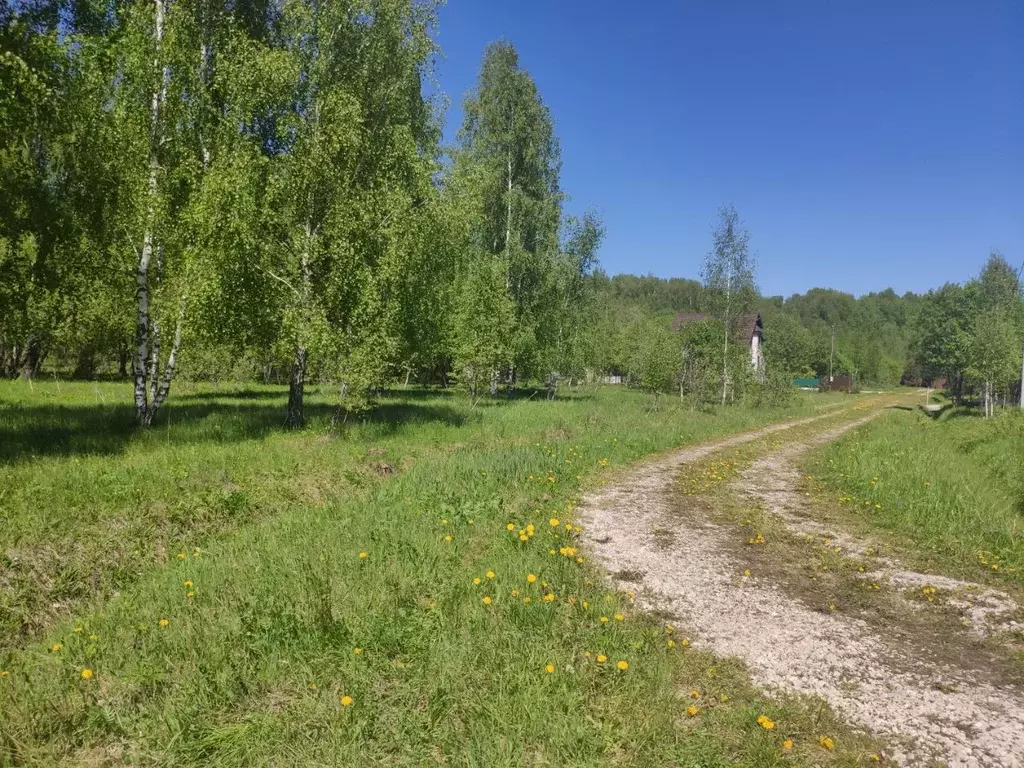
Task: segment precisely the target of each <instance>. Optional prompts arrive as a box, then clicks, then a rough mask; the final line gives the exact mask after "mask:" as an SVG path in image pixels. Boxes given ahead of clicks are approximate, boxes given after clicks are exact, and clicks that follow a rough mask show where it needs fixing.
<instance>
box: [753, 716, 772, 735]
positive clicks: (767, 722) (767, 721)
mask: <svg viewBox="0 0 1024 768" xmlns="http://www.w3.org/2000/svg"><path fill="white" fill-rule="evenodd" d="M757 724H758V725H760V726H761V727H762V728H764V729H765V730H766V731H770V730H771V729H772V728H774V727H775V721H774V720H772V719H771V718H770V717H768V716H767V715H758V717H757Z"/></svg>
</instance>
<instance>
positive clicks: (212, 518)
mask: <svg viewBox="0 0 1024 768" xmlns="http://www.w3.org/2000/svg"><path fill="white" fill-rule="evenodd" d="M128 394H129V393H128V390H127V388H126V387H124V386H121V385H93V384H60V385H58V384H46V385H40V384H36V385H35V387H34V388H33V389H31V390H30V389H29V387H28V386H27V385H25V384H23V383H17V382H15V383H2V384H0V408H2V410H0V461H2V462H3V465H2V467H0V508H2V515H3V526H2V528H0V551H2V552H3V557H4V560H3V563H2V571H0V600H2V604H0V609H2V613H0V630H2V635H0V649H3V650H0V670H2V671H3V673H4V674H3V676H2V677H0V711H2V717H0V762H4V763H13V764H32V765H40V764H57V763H61V764H66V763H87V764H123V763H132V764H145V765H151V764H157V765H163V764H167V765H169V764H174V765H182V764H186V765H194V764H203V765H209V764H216V765H242V764H246V765H271V764H277V765H280V764H295V765H307V764H330V765H369V764H388V765H423V764H438V763H448V764H458V765H479V766H500V765H517V766H518V765H523V764H528V763H538V764H550V765H597V764H607V763H617V764H623V765H643V766H646V765H688V766H690V765H692V766H698V765H699V766H715V765H733V764H736V763H741V764H746V765H793V764H795V765H810V764H820V763H821V762H822V761H835V762H836V764H856V762H857V761H858V759H859V758H860V757H863V755H861V754H859V752H858V750H861V748H862V742H859V741H857V740H856V739H853V738H851V739H850V740H849V741H848V742H844V740H843V737H840V736H839V734H842V733H846V732H845V731H844V730H843V729H842V727H841V725H840V724H838V723H836V722H835V721H834V720H833V719H832V718H831V716H830V715H829V713H828V712H827V710H824V709H822V708H821V707H820V706H818V705H816V704H814V703H808V702H799V701H796V702H789V703H787V704H785V705H780V704H772V703H769V702H766V701H765V700H764V699H763V698H762V697H761V695H760V694H758V693H757V692H756V691H755V690H754V689H753V688H752V687H751V686H750V684H749V681H748V678H747V676H746V673H745V671H744V670H743V669H742V667H741V666H740V665H738V664H736V663H734V662H730V661H723V660H716V659H714V658H712V657H710V656H709V655H707V654H704V653H701V652H697V651H694V650H692V649H687V648H684V647H683V644H682V643H677V644H676V646H675V647H674V648H670V647H669V646H668V642H667V639H668V638H669V636H670V635H669V633H667V632H666V629H665V627H664V626H663V625H661V624H658V623H657V622H655V621H654V620H652V619H649V618H646V617H644V616H643V615H640V614H638V613H634V612H633V611H632V610H631V602H630V598H629V596H628V595H626V594H623V593H612V592H609V591H608V587H607V586H606V584H605V582H604V580H603V577H602V575H601V573H600V572H599V571H598V570H597V569H596V568H594V567H593V566H592V565H591V564H590V563H589V562H582V563H581V562H578V558H579V557H581V554H582V553H572V552H571V549H565V550H564V553H565V554H559V550H562V548H566V547H568V548H576V547H577V544H576V541H575V532H574V531H569V530H567V529H566V526H565V523H566V522H571V521H574V516H573V511H574V505H575V503H576V500H577V498H578V496H579V493H580V492H581V489H584V488H586V487H588V486H591V485H593V484H596V483H598V482H602V481H603V479H607V478H609V477H611V476H613V473H614V472H615V468H616V467H617V466H622V465H625V464H627V463H628V462H631V461H633V460H635V459H637V458H639V457H641V456H644V455H646V454H649V453H652V452H656V451H660V450H665V449H668V448H671V447H674V446H677V445H680V444H684V443H690V442H696V441H700V440H704V439H707V438H711V437H714V436H718V435H724V434H727V433H733V432H737V431H741V430H745V429H748V428H753V427H756V426H758V425H761V424H765V423H768V422H770V421H777V420H780V419H783V418H791V417H796V416H800V415H806V414H809V413H812V412H814V411H816V410H818V409H821V408H822V407H830V406H831V405H833V404H835V403H838V402H845V401H844V400H842V399H837V398H835V397H831V398H830V397H823V396H807V397H804V398H802V399H801V400H799V401H798V403H797V404H796V405H794V406H793V407H790V408H788V409H785V410H775V411H772V410H754V409H748V408H742V407H735V408H729V409H725V410H722V411H720V412H718V413H701V412H696V413H695V412H691V411H689V410H687V409H684V408H679V407H675V406H674V404H671V403H670V404H667V405H665V406H663V408H662V410H661V411H660V412H651V411H650V405H651V401H650V400H649V399H648V398H646V397H643V396H641V395H638V394H636V393H633V392H629V391H625V390H621V389H614V388H606V389H603V390H598V391H587V392H583V393H579V394H577V395H573V396H569V397H566V398H564V399H561V400H558V401H555V402H543V401H541V402H537V401H533V400H512V401H502V402H497V403H485V404H481V405H479V406H477V407H476V408H472V407H470V405H469V403H468V402H467V401H466V400H465V399H463V398H461V397H458V396H448V395H444V394H440V393H425V392H421V391H409V392H404V393H398V394H395V395H393V396H389V397H385V398H383V399H382V401H381V403H380V406H379V407H378V408H377V409H376V410H375V411H374V412H373V413H371V414H370V415H369V416H368V417H367V418H366V419H363V420H358V421H352V420H350V421H349V422H347V423H345V424H344V425H342V426H340V427H338V428H334V427H332V424H331V421H332V415H333V406H332V405H331V402H332V392H330V391H327V390H325V391H322V392H314V393H313V395H312V397H311V398H310V400H311V403H310V412H311V420H310V421H311V423H310V427H309V428H308V429H307V430H305V431H304V432H302V433H299V434H289V433H285V432H283V431H281V430H280V429H279V428H278V425H279V423H280V419H281V417H282V415H283V402H284V393H283V392H281V391H280V390H279V389H276V388H261V387H250V388H247V389H244V390H238V391H216V390H212V389H210V388H194V389H192V390H187V391H186V390H183V389H178V390H176V393H175V395H176V397H175V399H174V400H173V402H172V405H171V407H169V408H168V410H167V412H166V414H165V418H164V420H163V421H162V422H161V424H160V425H159V426H157V427H156V428H154V429H152V430H150V431H149V432H145V433H139V432H136V431H135V430H133V429H131V427H130V412H129V411H128V410H127V408H126V403H127V402H128ZM551 518H557V519H558V520H559V525H558V526H557V528H556V527H554V526H552V525H550V524H549V522H548V521H549V519H551ZM531 522H532V523H533V524H534V525H535V526H536V534H535V535H534V536H533V537H530V538H529V539H528V541H526V542H522V541H520V538H519V534H518V531H519V529H520V528H523V527H524V526H526V524H527V523H531ZM509 523H512V524H513V528H514V530H513V531H512V532H509V531H508V530H507V529H506V526H507V525H508V524H509ZM448 537H451V539H450V540H448ZM551 551H554V552H555V554H553V555H552V554H551ZM361 552H365V553H367V557H365V558H361V557H360V553H361ZM488 571H493V572H494V574H495V576H494V578H493V579H490V578H488V577H487V572H488ZM530 573H534V574H537V575H538V577H539V578H538V581H537V582H536V583H534V584H530V583H529V582H528V581H527V578H526V577H527V574H530ZM474 578H480V579H481V584H480V585H475V584H474V583H473V580H474ZM186 582H188V584H186ZM514 590H518V592H519V594H518V595H514ZM545 594H551V595H553V599H552V600H551V601H550V602H549V601H545V600H544V599H543V595H545ZM485 596H488V597H490V598H491V604H490V605H485V604H484V602H483V598H484V597H485ZM526 597H529V598H530V602H529V603H525V602H524V598H526ZM616 613H621V614H622V615H623V617H624V618H623V620H622V621H617V620H615V619H614V616H615V614H616ZM601 616H606V617H611V620H610V621H609V622H608V623H602V622H601V621H600V617H601ZM161 620H166V621H167V624H166V626H161ZM58 644H59V648H58V649H57V650H54V646H55V645H58ZM356 648H359V649H360V651H361V652H360V653H358V654H357V653H355V650H354V649H356ZM588 653H589V658H588V655H587V654H588ZM599 653H600V654H604V655H606V656H607V657H608V661H607V662H605V663H604V664H598V663H597V662H596V661H594V658H595V656H596V655H597V654H599ZM619 660H626V661H628V663H629V668H628V670H625V671H619V670H618V669H616V668H615V662H617V661H619ZM548 664H552V665H554V668H555V671H554V672H552V673H548V672H546V671H545V666H546V665H548ZM86 669H87V670H90V671H91V672H92V676H91V677H90V678H89V679H83V678H82V671H83V670H86ZM690 689H696V690H698V691H700V693H701V698H700V699H699V700H698V704H699V706H700V713H699V714H698V715H697V716H693V717H691V716H687V714H686V708H687V707H688V706H690V705H691V704H692V703H693V702H692V701H691V700H690V699H689V698H686V697H685V694H684V695H682V696H681V695H680V693H679V691H680V690H682V691H684V692H685V691H687V690H690ZM723 695H725V696H727V697H728V702H723V701H722V700H721V697H722V696H723ZM343 696H350V697H352V699H353V701H354V703H353V704H352V705H351V706H348V707H346V706H342V704H341V698H342V697H343ZM762 712H765V713H767V714H769V715H770V716H772V717H773V719H774V720H775V721H776V722H777V723H779V726H778V728H777V729H775V730H772V731H766V730H765V729H762V728H761V727H760V726H759V725H757V723H756V718H757V716H758V715H759V714H761V713H762ZM822 734H826V735H834V736H837V738H838V743H837V745H836V751H835V752H834V753H826V752H825V751H824V750H822V749H821V748H820V747H818V746H817V738H818V736H819V735H822ZM787 735H788V736H791V737H793V738H794V739H795V741H796V748H795V749H794V750H793V752H792V753H789V752H784V751H782V750H781V749H780V743H781V740H782V738H784V737H785V736H787Z"/></svg>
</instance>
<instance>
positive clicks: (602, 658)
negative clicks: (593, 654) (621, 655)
mask: <svg viewBox="0 0 1024 768" xmlns="http://www.w3.org/2000/svg"><path fill="white" fill-rule="evenodd" d="M606 661H608V657H607V656H605V655H604V654H603V653H599V654H597V663H598V664H604V663H605V662H606Z"/></svg>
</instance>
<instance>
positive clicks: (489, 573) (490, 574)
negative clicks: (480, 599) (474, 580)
mask: <svg viewBox="0 0 1024 768" xmlns="http://www.w3.org/2000/svg"><path fill="white" fill-rule="evenodd" d="M487 578H488V579H493V578H494V571H488V572H487Z"/></svg>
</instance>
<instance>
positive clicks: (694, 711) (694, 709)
mask: <svg viewBox="0 0 1024 768" xmlns="http://www.w3.org/2000/svg"><path fill="white" fill-rule="evenodd" d="M699 712H700V709H698V708H697V707H687V708H686V714H688V715H689V716H690V717H696V716H697V713H699Z"/></svg>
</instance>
